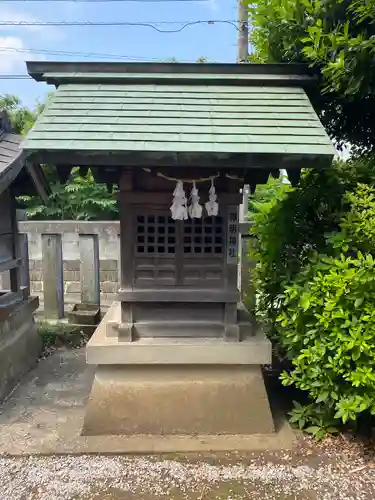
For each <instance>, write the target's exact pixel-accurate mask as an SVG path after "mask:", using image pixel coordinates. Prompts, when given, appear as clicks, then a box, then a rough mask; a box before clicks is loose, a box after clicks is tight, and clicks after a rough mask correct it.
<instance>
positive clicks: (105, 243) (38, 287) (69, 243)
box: [19, 220, 120, 309]
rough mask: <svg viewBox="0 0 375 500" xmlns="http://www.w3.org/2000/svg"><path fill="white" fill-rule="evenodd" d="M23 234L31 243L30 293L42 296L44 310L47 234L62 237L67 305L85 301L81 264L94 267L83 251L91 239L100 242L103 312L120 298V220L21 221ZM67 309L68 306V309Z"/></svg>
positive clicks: (41, 301)
mask: <svg viewBox="0 0 375 500" xmlns="http://www.w3.org/2000/svg"><path fill="white" fill-rule="evenodd" d="M19 229H20V232H21V233H23V234H26V235H27V238H28V242H29V267H30V290H31V293H32V294H34V295H35V296H38V297H39V301H40V307H41V308H43V307H44V292H43V287H44V284H43V283H44V279H45V278H47V276H44V272H43V243H42V242H43V239H44V238H46V237H47V235H51V234H53V235H60V236H61V246H62V248H61V255H62V261H63V264H62V269H63V292H64V293H63V298H64V303H65V305H66V306H70V305H72V304H79V303H80V302H81V300H82V294H81V292H82V278H83V276H81V274H82V273H81V260H82V263H83V264H85V265H87V266H90V265H92V259H93V258H94V256H93V255H92V254H87V253H85V252H84V251H82V248H80V246H82V238H84V237H85V236H90V237H92V238H95V239H96V240H97V246H98V256H97V258H98V266H99V283H98V288H99V292H100V297H99V298H100V304H101V306H102V307H104V309H106V308H107V307H109V306H110V305H111V304H112V302H113V301H114V300H116V299H117V295H116V293H117V288H118V281H119V280H118V276H119V266H118V261H119V255H120V241H119V233H120V223H119V222H117V221H99V222H91V221H61V220H60V221H22V222H20V223H19ZM66 309H68V307H66Z"/></svg>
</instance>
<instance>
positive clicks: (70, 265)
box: [64, 260, 80, 271]
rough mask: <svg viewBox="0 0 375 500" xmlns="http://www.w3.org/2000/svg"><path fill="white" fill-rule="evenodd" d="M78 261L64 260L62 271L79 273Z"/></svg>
mask: <svg viewBox="0 0 375 500" xmlns="http://www.w3.org/2000/svg"><path fill="white" fill-rule="evenodd" d="M79 268H80V261H79V260H64V271H79Z"/></svg>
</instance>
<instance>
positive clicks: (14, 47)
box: [0, 36, 25, 73]
mask: <svg viewBox="0 0 375 500" xmlns="http://www.w3.org/2000/svg"><path fill="white" fill-rule="evenodd" d="M23 48H24V45H23V41H22V40H21V38H17V37H15V36H2V37H0V73H9V72H11V71H15V70H19V69H21V66H22V65H23V64H24V60H25V54H23V53H22V52H19V51H20V50H22V49H23Z"/></svg>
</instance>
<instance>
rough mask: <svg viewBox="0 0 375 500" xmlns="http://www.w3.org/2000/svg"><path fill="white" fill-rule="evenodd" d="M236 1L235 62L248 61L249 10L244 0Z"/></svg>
mask: <svg viewBox="0 0 375 500" xmlns="http://www.w3.org/2000/svg"><path fill="white" fill-rule="evenodd" d="M237 1H238V15H237V17H238V39H237V62H238V63H247V62H249V17H248V16H249V11H248V5H247V3H245V0H237Z"/></svg>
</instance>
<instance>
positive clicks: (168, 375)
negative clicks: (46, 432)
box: [83, 365, 274, 436]
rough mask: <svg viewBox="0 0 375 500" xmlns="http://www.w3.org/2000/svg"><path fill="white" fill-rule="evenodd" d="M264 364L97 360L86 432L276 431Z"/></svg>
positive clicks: (89, 433) (215, 433) (189, 433)
mask: <svg viewBox="0 0 375 500" xmlns="http://www.w3.org/2000/svg"><path fill="white" fill-rule="evenodd" d="M273 432H274V425H273V420H272V415H271V410H270V406H269V403H268V397H267V393H266V390H265V387H264V381H263V376H262V373H261V370H260V367H241V366H183V365H179V366H176V365H169V366H110V367H109V366H99V367H98V368H97V370H96V373H95V379H94V384H93V387H92V391H91V394H90V399H89V402H88V404H87V407H86V415H85V423H84V427H83V434H85V435H102V434H126V435H137V434H153V435H162V436H163V435H176V434H177V435H179V434H188V435H201V434H212V435H223V434H245V435H246V434H272V433H273Z"/></svg>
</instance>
